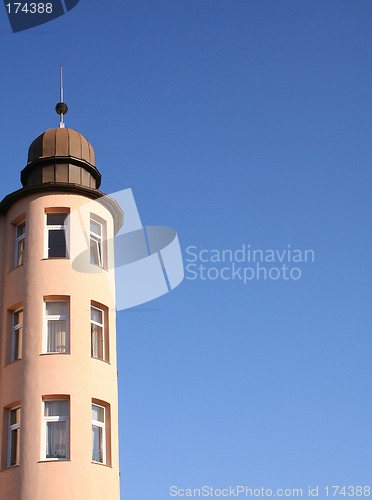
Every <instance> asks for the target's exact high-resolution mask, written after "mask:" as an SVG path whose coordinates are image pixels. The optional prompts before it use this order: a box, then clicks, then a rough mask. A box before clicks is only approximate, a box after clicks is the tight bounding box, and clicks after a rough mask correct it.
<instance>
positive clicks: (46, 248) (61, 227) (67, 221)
mask: <svg viewBox="0 0 372 500" xmlns="http://www.w3.org/2000/svg"><path fill="white" fill-rule="evenodd" d="M48 215H66V219H65V224H59V225H58V224H55V225H52V224H51V225H49V224H48ZM69 228H70V212H68V211H66V212H53V210H52V211H50V212H49V211H48V212H45V243H44V256H45V259H69V258H70V257H69V256H70V230H69ZM60 230H63V231H64V233H65V241H66V255H65V257H49V246H48V245H49V231H60Z"/></svg>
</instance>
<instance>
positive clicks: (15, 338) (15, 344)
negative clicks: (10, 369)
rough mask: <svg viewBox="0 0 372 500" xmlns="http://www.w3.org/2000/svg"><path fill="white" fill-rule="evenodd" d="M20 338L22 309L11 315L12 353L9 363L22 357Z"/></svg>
mask: <svg viewBox="0 0 372 500" xmlns="http://www.w3.org/2000/svg"><path fill="white" fill-rule="evenodd" d="M22 336H23V309H19V310H18V311H15V312H14V313H13V326H12V352H11V359H10V361H15V360H17V359H21V357H22Z"/></svg>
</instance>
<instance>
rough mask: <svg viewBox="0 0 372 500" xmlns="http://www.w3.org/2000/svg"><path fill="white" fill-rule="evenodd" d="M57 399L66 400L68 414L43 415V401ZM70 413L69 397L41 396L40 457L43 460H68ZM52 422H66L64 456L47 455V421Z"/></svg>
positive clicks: (47, 401)
mask: <svg viewBox="0 0 372 500" xmlns="http://www.w3.org/2000/svg"><path fill="white" fill-rule="evenodd" d="M59 401H67V407H68V415H57V416H46V415H45V403H51V402H52V403H57V402H59ZM70 415H71V408H70V398H69V397H60V396H59V397H57V398H51V397H50V396H49V397H46V398H43V404H42V418H43V420H42V426H43V428H42V442H41V446H42V454H41V458H42V460H43V461H47V462H65V461H68V460H70ZM53 422H66V457H65V458H64V457H62V458H61V457H47V449H46V445H47V429H48V423H53Z"/></svg>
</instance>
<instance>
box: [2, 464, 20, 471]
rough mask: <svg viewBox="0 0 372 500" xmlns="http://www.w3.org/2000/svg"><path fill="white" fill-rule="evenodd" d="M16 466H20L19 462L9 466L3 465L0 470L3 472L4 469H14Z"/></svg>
mask: <svg viewBox="0 0 372 500" xmlns="http://www.w3.org/2000/svg"><path fill="white" fill-rule="evenodd" d="M17 467H20V465H19V464H14V465H10V466H9V467H5V468H4V469H1V471H0V472H5V471H6V470H11V469H16V468H17Z"/></svg>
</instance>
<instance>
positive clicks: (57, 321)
mask: <svg viewBox="0 0 372 500" xmlns="http://www.w3.org/2000/svg"><path fill="white" fill-rule="evenodd" d="M45 322H46V325H45V327H46V333H45V344H44V352H47V353H59V354H66V353H69V352H70V334H69V303H68V301H67V300H64V301H57V300H56V301H54V300H53V301H46V302H45Z"/></svg>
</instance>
